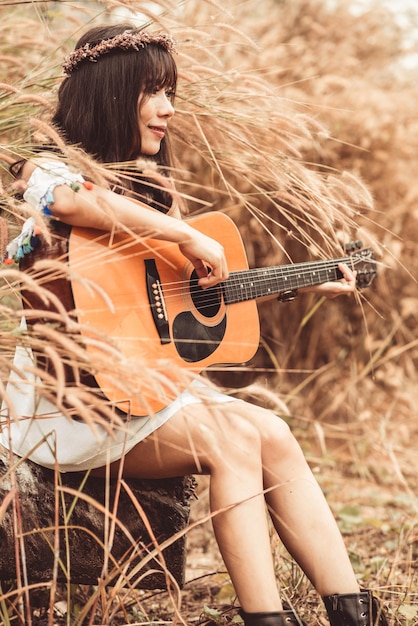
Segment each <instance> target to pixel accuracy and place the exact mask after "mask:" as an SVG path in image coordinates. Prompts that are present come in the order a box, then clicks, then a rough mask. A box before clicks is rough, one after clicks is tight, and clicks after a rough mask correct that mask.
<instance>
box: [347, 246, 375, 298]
mask: <svg viewBox="0 0 418 626" xmlns="http://www.w3.org/2000/svg"><path fill="white" fill-rule="evenodd" d="M345 251H346V252H347V254H348V255H349V257H350V258H349V263H350V265H351V266H352V267H353V269H354V270H356V272H357V280H356V286H357V289H364V288H365V287H369V286H370V284H371V283H372V282H373V280H374V279H375V278H376V276H377V263H376V260H375V256H374V252H373V250H372V249H371V248H363V243H362V242H361V241H350V243H347V244H346V245H345Z"/></svg>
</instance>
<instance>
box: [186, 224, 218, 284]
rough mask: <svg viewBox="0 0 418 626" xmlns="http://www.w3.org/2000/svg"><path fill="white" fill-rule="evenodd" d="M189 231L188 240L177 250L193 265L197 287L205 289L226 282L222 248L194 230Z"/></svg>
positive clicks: (216, 242)
mask: <svg viewBox="0 0 418 626" xmlns="http://www.w3.org/2000/svg"><path fill="white" fill-rule="evenodd" d="M190 231H191V233H190V238H188V239H187V241H185V242H183V243H179V249H180V252H181V253H182V254H184V256H185V257H186V258H187V259H189V261H190V262H191V263H192V264H193V266H194V268H195V270H196V273H197V275H198V277H199V281H198V283H199V285H200V286H201V287H202V288H203V289H207V288H208V287H213V286H214V285H217V284H218V283H220V282H222V281H223V280H226V279H227V278H228V276H229V272H228V265H227V262H226V258H225V251H224V248H223V246H222V245H221V244H220V243H219V242H218V241H216V240H215V239H212V238H211V237H208V236H207V235H204V234H203V233H200V232H199V231H197V230H195V229H194V228H190Z"/></svg>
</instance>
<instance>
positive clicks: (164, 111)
mask: <svg viewBox="0 0 418 626" xmlns="http://www.w3.org/2000/svg"><path fill="white" fill-rule="evenodd" d="M174 112H175V109H174V106H173V103H172V102H171V99H170V98H169V97H168V96H167V95H166V94H164V95H163V99H162V101H161V104H160V107H159V110H158V113H159V115H161V116H162V117H172V116H173V115H174Z"/></svg>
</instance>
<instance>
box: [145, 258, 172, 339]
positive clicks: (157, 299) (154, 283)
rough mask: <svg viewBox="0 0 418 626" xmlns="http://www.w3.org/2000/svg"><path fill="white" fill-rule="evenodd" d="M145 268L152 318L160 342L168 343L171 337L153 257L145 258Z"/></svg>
mask: <svg viewBox="0 0 418 626" xmlns="http://www.w3.org/2000/svg"><path fill="white" fill-rule="evenodd" d="M145 270H146V283H147V294H148V301H149V305H150V308H151V314H152V319H153V320H154V324H155V327H156V329H157V332H158V334H159V336H160V340H161V344H162V345H164V344H167V343H170V342H171V338H170V330H169V326H168V317H167V310H166V308H165V302H164V294H163V289H162V286H161V281H160V275H159V273H158V270H157V265H156V263H155V260H154V259H145Z"/></svg>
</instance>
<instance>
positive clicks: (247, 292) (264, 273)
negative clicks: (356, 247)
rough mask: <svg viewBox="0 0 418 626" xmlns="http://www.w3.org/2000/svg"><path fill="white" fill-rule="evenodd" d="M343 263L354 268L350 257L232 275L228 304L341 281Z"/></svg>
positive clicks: (225, 287) (227, 290)
mask: <svg viewBox="0 0 418 626" xmlns="http://www.w3.org/2000/svg"><path fill="white" fill-rule="evenodd" d="M339 263H349V264H351V259H350V258H349V257H348V258H347V257H346V258H341V259H332V260H326V261H312V262H309V263H295V264H291V265H279V266H276V267H269V268H257V269H251V270H243V271H238V272H232V273H231V274H230V276H229V278H228V280H226V281H225V282H223V283H222V290H223V295H224V301H225V304H234V303H235V302H244V301H246V300H256V299H258V298H264V297H266V296H273V295H277V294H280V293H283V292H286V291H293V290H295V289H301V288H302V287H310V286H312V285H319V284H321V283H325V282H328V281H335V280H340V279H341V278H342V274H341V272H340V270H339V269H338V264H339Z"/></svg>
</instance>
